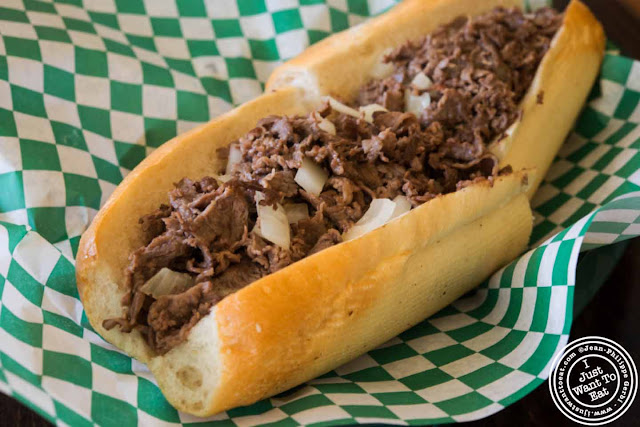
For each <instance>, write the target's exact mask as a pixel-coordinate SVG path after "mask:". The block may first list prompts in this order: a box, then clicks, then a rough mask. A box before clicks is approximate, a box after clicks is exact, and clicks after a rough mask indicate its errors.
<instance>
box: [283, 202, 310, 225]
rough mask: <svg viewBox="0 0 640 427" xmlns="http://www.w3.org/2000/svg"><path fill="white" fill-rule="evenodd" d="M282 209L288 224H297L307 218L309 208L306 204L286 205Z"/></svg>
mask: <svg viewBox="0 0 640 427" xmlns="http://www.w3.org/2000/svg"><path fill="white" fill-rule="evenodd" d="M283 208H284V210H285V212H286V213H287V220H289V224H297V223H298V221H300V220H303V219H308V218H309V207H308V206H307V204H306V203H288V204H286V205H284V206H283Z"/></svg>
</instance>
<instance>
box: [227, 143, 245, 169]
mask: <svg viewBox="0 0 640 427" xmlns="http://www.w3.org/2000/svg"><path fill="white" fill-rule="evenodd" d="M240 161H242V152H241V151H240V147H238V145H237V144H231V145H230V146H229V159H228V160H227V170H226V172H225V175H231V172H233V167H234V166H235V165H237V164H238V163H240Z"/></svg>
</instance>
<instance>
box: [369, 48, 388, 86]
mask: <svg viewBox="0 0 640 427" xmlns="http://www.w3.org/2000/svg"><path fill="white" fill-rule="evenodd" d="M392 50H393V49H391V48H388V49H385V50H384V52H382V54H380V57H379V58H378V60H377V61H376V63H375V64H373V67H371V71H370V73H369V75H370V76H371V77H372V78H374V79H384V78H385V77H389V76H390V75H391V74H393V64H392V63H388V62H384V57H385V56H387V55H388V54H389V53H391V51H392Z"/></svg>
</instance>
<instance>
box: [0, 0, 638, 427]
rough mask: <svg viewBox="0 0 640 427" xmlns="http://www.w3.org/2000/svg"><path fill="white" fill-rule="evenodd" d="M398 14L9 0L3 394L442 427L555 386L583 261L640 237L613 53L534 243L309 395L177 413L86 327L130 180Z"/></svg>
mask: <svg viewBox="0 0 640 427" xmlns="http://www.w3.org/2000/svg"><path fill="white" fill-rule="evenodd" d="M392 3H394V2H393V0H327V1H322V0H320V1H317V0H257V1H255V0H247V1H242V0H239V1H237V2H233V1H229V0H179V1H172V0H146V1H133V0H84V1H81V0H65V1H55V2H51V1H47V2H44V1H35V0H2V2H0V295H1V298H0V391H2V392H4V393H6V394H9V395H11V396H13V397H14V398H16V399H18V400H20V401H22V402H23V403H25V404H27V405H28V406H30V407H32V408H33V409H35V410H37V411H38V412H39V413H40V414H42V415H43V416H45V417H46V418H47V419H49V420H51V421H53V422H56V423H58V424H60V425H72V426H75V425H80V426H82V425H92V424H93V423H97V424H99V425H106V426H110V425H114V426H125V425H133V424H135V423H139V424H143V425H179V424H181V423H182V424H207V425H209V424H210V425H214V424H221V425H234V424H237V425H260V424H262V425H264V424H280V425H296V424H304V425H309V424H317V425H338V424H352V423H356V422H358V423H365V422H382V423H394V424H434V423H442V422H453V421H465V420H472V419H477V418H481V417H484V416H487V415H489V414H492V413H494V412H497V411H499V410H500V409H502V408H503V407H505V406H508V405H510V404H511V403H513V402H515V401H516V400H518V399H520V398H521V397H523V396H525V395H526V394H527V393H529V392H530V391H531V390H533V389H534V388H535V387H536V386H538V385H539V384H540V383H542V382H543V381H544V380H545V378H546V377H547V376H548V370H549V365H550V361H551V359H552V357H553V355H554V354H555V353H556V352H557V351H558V350H559V349H560V348H561V347H562V346H563V345H564V344H565V343H566V342H567V338H568V334H569V331H570V327H571V322H572V317H573V316H572V315H573V307H574V304H573V302H574V285H575V283H576V268H578V277H584V275H580V274H579V272H580V269H581V268H582V267H581V266H580V265H578V264H579V262H578V260H579V253H580V251H581V250H586V249H594V248H597V247H599V246H604V245H609V244H611V243H615V242H618V241H622V240H625V239H628V238H630V237H633V236H636V235H640V152H639V148H640V62H634V61H632V60H630V59H626V58H623V57H621V56H619V55H618V54H617V52H616V51H614V50H610V51H609V53H608V54H607V56H606V58H605V60H604V63H603V66H602V72H601V76H600V78H599V80H598V82H597V84H596V85H595V87H594V90H593V93H592V95H591V97H590V101H589V103H588V105H587V106H586V108H585V110H584V112H583V113H582V115H581V117H580V119H579V121H578V123H577V124H576V127H575V130H574V131H573V133H572V134H571V135H570V137H569V138H568V140H567V143H566V144H565V145H564V147H563V148H562V150H561V152H560V153H559V155H558V158H557V159H556V161H555V163H554V164H553V166H552V168H551V169H550V171H549V173H548V176H547V178H546V180H545V182H544V183H543V185H542V186H541V188H540V190H539V192H538V194H537V195H536V197H535V199H534V201H533V206H534V208H535V229H534V233H533V236H532V240H531V242H532V246H531V247H532V249H531V250H530V251H529V252H527V253H526V254H525V255H523V256H521V257H520V258H519V259H517V260H515V261H514V262H512V263H511V264H510V265H508V266H507V267H506V268H504V269H502V270H501V271H499V272H498V273H496V274H495V275H493V277H492V278H491V279H490V280H488V281H487V283H485V284H483V285H482V286H481V287H480V288H479V289H478V290H476V291H474V292H472V293H471V294H469V295H467V296H466V297H464V298H462V299H460V300H458V301H456V302H455V303H454V304H452V305H451V306H449V307H447V308H445V309H444V310H442V311H441V312H439V313H438V314H436V315H435V316H433V317H432V318H431V319H429V320H427V321H425V322H423V323H421V324H420V325H418V326H416V327H414V328H412V329H410V330H408V331H406V332H404V333H402V334H401V335H400V336H398V337H397V338H394V339H393V340H391V341H390V342H388V343H386V344H385V345H383V346H381V347H380V348H378V349H376V350H373V351H371V352H369V353H368V354H366V355H364V356H362V357H360V358H358V359H356V360H355V361H353V362H351V363H348V364H347V365H345V366H342V367H340V368H338V369H336V370H335V371H332V372H329V373H328V374H326V375H324V376H322V377H321V378H318V379H316V380H313V381H311V382H310V383H309V384H306V385H303V386H300V387H297V388H296V389H293V390H291V391H289V392H287V393H284V394H282V395H279V396H277V397H274V398H271V399H266V400H264V401H262V402H259V403H256V404H254V405H251V406H249V407H245V408H239V409H234V410H231V411H228V412H227V413H224V414H220V415H218V416H215V417H213V418H210V419H207V420H203V419H199V418H195V417H193V416H190V415H187V414H184V413H179V412H177V411H175V410H174V409H173V408H172V407H171V406H170V405H169V404H168V403H167V402H166V400H165V399H164V398H163V396H162V394H161V393H160V391H159V389H158V387H157V386H156V383H155V380H154V378H153V377H152V376H151V375H150V373H149V371H148V370H147V369H146V367H145V366H144V365H141V364H140V363H138V362H136V361H135V360H132V359H131V358H129V357H128V356H126V355H124V354H122V353H121V352H119V351H118V350H117V349H115V348H114V347H113V346H111V345H109V344H107V343H106V342H104V341H103V340H102V339H101V338H100V337H99V336H98V335H97V334H96V333H95V332H94V331H93V330H92V328H91V326H90V325H89V323H88V322H87V319H86V317H85V315H84V313H83V310H82V306H81V304H80V301H79V299H78V294H77V290H76V286H75V277H74V257H75V254H76V251H77V247H78V241H79V238H80V235H81V233H82V232H83V231H84V230H85V229H86V228H87V226H88V224H89V223H90V221H91V219H92V218H93V216H94V215H95V214H96V212H97V210H98V209H99V207H100V206H101V205H102V204H103V203H104V202H105V200H106V198H107V197H108V196H109V194H110V193H111V192H112V191H113V189H114V188H115V186H116V185H117V184H118V183H119V182H120V181H121V179H122V177H123V176H124V175H125V174H126V173H128V172H129V171H130V170H131V169H132V168H133V167H134V166H135V165H136V164H137V163H138V162H139V161H140V160H141V159H142V158H144V157H145V156H146V155H147V154H148V153H149V152H151V151H152V150H153V149H154V148H156V147H158V146H159V145H160V144H162V143H163V142H164V141H166V140H168V139H170V138H171V137H172V136H174V135H176V134H178V133H180V132H184V131H185V130H187V129H189V128H192V127H193V126H195V125H197V124H199V123H202V122H204V121H206V120H208V119H209V118H210V117H214V116H217V115H219V114H220V113H222V112H223V111H226V110H228V109H230V108H231V107H232V105H237V104H239V103H242V102H244V101H246V100H248V99H250V98H253V97H255V96H257V95H258V94H259V93H260V92H261V91H262V89H263V86H264V82H265V80H266V79H267V77H268V75H269V73H270V72H271V71H272V70H273V69H274V67H276V66H277V65H278V64H279V63H281V61H282V60H283V59H287V58H290V57H292V56H295V55H296V54H297V53H299V52H300V51H302V50H303V49H304V48H305V47H306V46H307V45H308V44H310V43H313V42H315V41H317V40H320V39H322V38H323V37H325V36H327V35H328V34H330V33H332V32H335V31H339V30H342V29H345V28H347V27H349V26H352V25H355V24H358V23H360V22H361V21H363V20H364V19H365V18H366V17H368V16H370V15H374V14H377V13H380V12H381V11H383V10H385V9H386V8H388V7H389V6H391V5H392ZM540 3H544V2H540V1H531V2H530V4H531V5H539V4H540ZM195 178H197V177H195ZM549 236H552V237H549ZM598 250H600V251H601V250H607V249H598ZM609 251H610V250H609ZM610 252H611V251H610ZM591 253H594V252H591ZM604 259H607V258H606V257H604ZM585 260H586V258H585ZM608 263H609V264H611V262H608ZM605 264H606V263H605ZM587 267H590V268H593V266H592V265H591V266H587ZM605 267H606V266H605V265H603V266H602V268H605ZM609 267H610V265H609ZM586 285H587V284H586V283H584V284H583V283H580V284H579V286H586ZM579 293H580V292H578V293H576V295H578V294H579Z"/></svg>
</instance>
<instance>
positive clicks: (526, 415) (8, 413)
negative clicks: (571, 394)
mask: <svg viewBox="0 0 640 427" xmlns="http://www.w3.org/2000/svg"><path fill="white" fill-rule="evenodd" d="M478 1H481V0H478ZM584 1H585V3H587V4H588V5H589V6H590V7H591V9H592V10H593V12H594V13H595V14H596V16H597V17H598V19H600V21H601V22H602V23H603V24H604V27H605V29H606V32H607V36H608V37H609V38H610V39H611V40H613V41H614V42H615V43H616V44H618V46H620V47H621V49H622V53H623V54H624V55H626V56H629V57H633V58H639V59H640V0H584ZM567 3H568V0H555V1H554V4H555V5H556V6H557V7H559V8H564V6H565V5H566V4H567ZM638 302H640V238H637V239H634V241H633V242H632V243H631V244H630V245H629V247H628V248H627V250H626V252H625V254H624V256H623V257H622V259H621V261H620V263H619V265H618V266H617V267H616V269H615V270H614V272H613V274H612V275H611V276H610V278H609V279H608V280H607V282H606V284H605V285H604V286H603V287H602V288H601V289H600V291H599V292H598V293H597V294H596V296H595V297H594V298H593V300H592V302H591V303H590V304H589V305H588V306H587V307H586V308H585V310H584V311H583V312H582V314H580V316H579V317H578V318H577V319H576V321H575V322H574V325H573V328H572V330H571V339H575V338H580V337H583V336H588V335H599V336H604V337H607V338H610V339H612V340H614V341H616V342H618V343H619V344H620V345H622V346H623V347H625V348H626V349H627V351H628V352H629V353H630V354H631V357H633V359H634V360H635V361H636V364H640V338H639V335H638V334H639V331H638V328H637V324H638V307H637V303H638ZM533 424H535V425H547V426H562V425H570V423H569V421H568V419H567V418H565V417H564V416H563V415H562V414H561V413H560V412H559V411H558V409H557V408H556V407H555V406H554V404H553V402H552V401H551V396H550V395H549V391H548V388H547V387H546V383H545V384H543V386H541V387H538V388H537V389H536V390H535V391H533V392H532V393H531V394H529V395H528V396H526V397H525V398H524V399H522V400H520V401H519V402H517V403H515V404H513V405H511V406H509V407H508V408H506V409H505V410H503V411H501V412H499V413H497V414H495V415H493V416H491V417H489V418H487V419H484V420H480V421H476V422H473V423H469V424H468V425H470V426H483V427H502V426H505V427H512V426H528V425H533ZM5 425H6V426H38V427H40V426H47V425H48V423H47V422H46V421H45V420H44V419H42V418H41V417H40V416H39V415H38V414H36V413H35V412H33V411H31V410H30V409H28V408H26V407H25V406H23V405H22V404H20V403H18V402H17V401H15V400H13V399H11V398H9V397H7V396H5V395H3V394H0V426H5ZM615 425H618V426H638V425H640V397H638V398H636V402H635V403H634V405H633V406H632V407H631V408H630V409H629V411H628V412H627V413H626V414H625V415H624V416H623V417H622V418H621V419H619V420H617V421H616V423H615Z"/></svg>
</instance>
